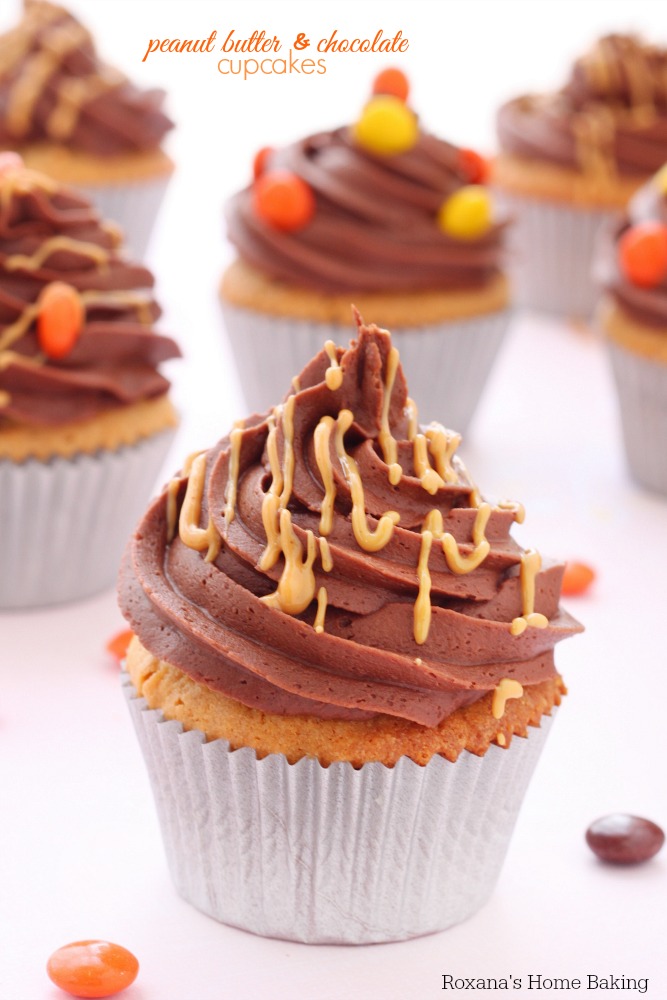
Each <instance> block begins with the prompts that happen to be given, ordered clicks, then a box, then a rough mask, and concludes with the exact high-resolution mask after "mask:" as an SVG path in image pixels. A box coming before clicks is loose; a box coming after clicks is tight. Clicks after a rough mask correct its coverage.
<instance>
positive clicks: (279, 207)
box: [253, 170, 315, 233]
mask: <svg viewBox="0 0 667 1000" xmlns="http://www.w3.org/2000/svg"><path fill="white" fill-rule="evenodd" d="M253 202H254V207H255V211H256V213H257V215H258V216H259V217H260V219H263V220H264V222H268V223H269V225H271V226H274V227H275V228H276V229H282V230H283V232H287V233H290V232H296V230H298V229H303V228H304V226H307V225H308V223H309V222H310V220H311V219H312V218H313V216H314V214H315V195H314V194H313V192H312V189H311V188H310V187H309V186H308V184H306V182H305V181H303V180H302V179H301V178H300V177H298V176H297V175H296V174H292V173H290V172H289V171H288V170H273V171H270V172H269V173H267V174H263V175H262V176H261V177H259V178H258V179H257V180H256V181H255V185H254V187H253Z"/></svg>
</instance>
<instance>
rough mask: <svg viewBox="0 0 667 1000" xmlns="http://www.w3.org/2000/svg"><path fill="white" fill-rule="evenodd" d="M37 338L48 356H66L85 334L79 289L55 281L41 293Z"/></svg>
mask: <svg viewBox="0 0 667 1000" xmlns="http://www.w3.org/2000/svg"><path fill="white" fill-rule="evenodd" d="M38 305H39V313H38V315H37V340H38V341H39V346H40V349H41V350H42V351H44V353H45V354H46V356H47V357H48V358H52V359H53V360H58V359H60V358H64V357H66V356H67V355H68V354H69V353H70V351H71V350H72V348H73V347H74V345H75V344H76V342H77V340H78V339H79V334H80V333H81V328H82V327H83V320H84V316H85V310H84V307H83V302H82V301H81V298H80V297H79V293H78V292H77V290H76V288H72V286H71V285H68V284H66V283H65V282H64V281H52V282H51V284H50V285H47V286H46V287H45V288H44V290H43V291H42V293H41V294H40V296H39V300H38Z"/></svg>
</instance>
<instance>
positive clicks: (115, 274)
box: [0, 153, 179, 608]
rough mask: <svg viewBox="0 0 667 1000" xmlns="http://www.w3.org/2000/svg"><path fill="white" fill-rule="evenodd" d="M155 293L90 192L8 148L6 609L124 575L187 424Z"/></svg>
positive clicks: (4, 254)
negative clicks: (166, 368) (125, 559)
mask: <svg viewBox="0 0 667 1000" xmlns="http://www.w3.org/2000/svg"><path fill="white" fill-rule="evenodd" d="M152 286H153V277H152V275H151V273H150V271H147V270H146V268H144V267H141V266H140V265H138V264H134V263H131V262H130V261H129V260H127V259H126V258H125V257H124V256H122V254H121V248H120V236H119V232H118V229H117V228H116V227H115V226H114V225H110V224H107V223H104V222H101V221H100V219H99V216H98V214H97V212H96V211H95V210H94V209H93V208H92V207H91V205H90V203H89V202H88V201H87V200H86V199H85V198H84V197H83V196H82V195H81V194H80V193H78V192H75V191H74V190H70V189H69V188H66V187H63V186H61V185H60V184H59V183H57V182H56V181H53V180H51V179H50V178H48V177H46V176H45V175H43V174H40V173H37V172H36V171H33V170H29V169H27V168H26V167H24V166H23V164H22V162H21V160H20V157H18V156H17V155H16V154H11V153H2V154H0V608H23V607H35V606H38V605H44V604H53V603H57V602H60V601H68V600H74V599H76V598H80V597H85V596H88V595H90V594H93V593H95V592H96V591H99V590H102V589H103V588H104V587H108V586H110V585H111V584H112V583H113V581H114V579H115V576H116V574H117V569H118V562H119V560H120V556H121V554H122V551H123V547H124V545H125V542H126V541H127V538H128V536H129V534H130V532H131V531H132V528H133V527H134V524H135V522H136V519H137V517H138V515H139V513H140V512H141V509H142V507H143V505H144V503H145V501H146V498H147V497H148V496H149V493H150V490H151V488H152V487H153V485H154V482H155V478H156V476H157V474H158V471H159V469H160V467H161V465H162V461H163V459H164V457H165V455H166V451H167V449H168V447H169V444H170V442H171V438H172V436H173V433H174V427H175V425H176V422H177V421H176V415H175V412H174V409H173V407H172V405H171V403H170V401H169V399H168V396H167V390H168V388H169V383H168V381H167V380H166V378H165V377H164V376H163V375H161V374H160V373H159V371H158V366H159V364H160V363H161V362H162V361H165V360H167V359H168V358H173V357H176V356H177V355H178V354H179V350H178V348H177V346H176V344H175V343H174V342H173V341H172V340H170V339H169V338H168V337H163V336H159V335H158V334H156V333H155V332H154V331H153V322H154V320H155V319H156V318H157V317H158V316H159V313H160V310H159V308H158V306H157V304H156V303H155V300H154V299H153V295H152V291H151V289H152Z"/></svg>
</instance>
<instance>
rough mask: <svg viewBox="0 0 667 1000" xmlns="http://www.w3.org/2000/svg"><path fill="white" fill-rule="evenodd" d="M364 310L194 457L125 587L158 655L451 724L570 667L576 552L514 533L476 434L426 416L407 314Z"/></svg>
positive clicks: (297, 696) (224, 675)
mask: <svg viewBox="0 0 667 1000" xmlns="http://www.w3.org/2000/svg"><path fill="white" fill-rule="evenodd" d="M359 324H360V325H359V335H358V339H357V340H356V341H353V342H352V344H351V345H350V347H349V348H348V349H347V350H343V349H342V348H334V346H333V344H332V343H331V342H328V343H327V345H326V347H325V350H323V351H322V352H321V353H320V354H319V355H317V356H316V357H315V358H314V359H313V360H312V361H311V362H310V364H309V365H307V367H306V368H305V369H304V371H303V372H302V373H301V375H300V376H299V379H298V385H299V387H300V388H299V389H298V390H297V391H293V392H292V393H291V394H290V395H289V396H287V397H286V399H285V401H284V403H283V404H282V405H281V406H279V407H277V408H276V409H275V410H274V411H273V412H271V413H268V414H266V415H264V416H253V417H251V418H249V419H248V420H246V421H243V422H239V424H237V425H236V426H235V427H234V429H233V430H232V432H231V434H230V435H229V436H227V437H225V438H223V439H222V440H221V441H219V442H218V444H217V445H215V446H214V447H213V448H211V449H210V450H209V451H207V452H203V453H201V454H200V455H198V456H197V457H194V458H191V459H190V460H188V462H187V463H186V466H185V467H184V470H183V472H182V473H181V474H180V475H178V476H176V477H175V478H174V480H173V481H172V482H171V483H170V484H169V486H168V487H167V489H166V490H165V492H164V493H163V494H162V495H161V496H160V497H158V498H157V499H156V500H155V501H154V502H153V504H152V505H151V507H150V508H149V509H148V512H147V513H146V515H145V517H144V519H143V520H142V522H141V523H140V525H139V527H138V529H137V531H136V533H135V536H134V538H133V539H132V541H131V542H130V545H129V546H128V549H127V552H126V556H125V561H124V565H123V568H122V571H121V577H120V585H119V596H120V604H121V608H122V610H123V612H124V614H125V616H126V617H127V619H128V621H129V622H130V624H131V626H132V628H133V629H134V631H135V632H136V634H137V635H138V636H139V638H140V640H141V642H142V643H143V645H144V646H145V647H146V648H147V649H148V650H150V652H151V653H152V654H153V655H154V656H157V657H159V658H162V659H165V660H167V661H169V662H170V663H172V664H173V665H175V666H177V667H178V668H180V669H181V670H183V671H185V672H186V673H187V674H189V675H190V676H192V677H193V678H194V679H195V680H196V681H197V682H199V683H201V684H204V685H207V686H208V687H210V688H213V689H216V690H220V691H222V692H224V693H226V694H227V695H229V696H230V697H232V698H234V699H236V700H238V701H239V702H241V703H243V704H245V705H248V706H251V707H255V708H259V709H261V710H263V711H267V712H271V713H277V714H284V715H294V714H307V715H311V716H315V717H319V718H341V719H361V718H367V717H371V716H373V715H377V714H388V715H393V716H398V717H401V718H404V719H409V720H413V721H416V722H418V723H421V724H424V725H428V726H432V725H435V724H437V723H438V722H439V721H440V720H442V719H443V718H444V717H446V716H448V715H450V714H451V713H452V712H454V711H455V710H456V709H457V708H459V707H461V706H465V705H468V704H470V703H471V702H474V701H476V700H478V699H479V698H481V697H482V696H483V695H485V694H486V693H487V692H490V691H493V690H494V689H495V688H496V687H497V685H498V684H499V683H500V681H501V680H502V679H510V680H514V681H517V682H519V683H520V684H521V685H525V684H535V683H538V682H540V681H542V680H544V679H546V678H548V677H552V676H553V675H554V663H553V647H554V644H555V643H556V642H558V641H559V640H561V639H563V638H565V637H566V636H569V635H571V634H572V633H573V632H576V631H579V629H580V627H579V626H578V624H577V623H576V622H574V621H573V620H572V619H571V618H570V617H569V616H568V615H567V614H565V613H564V612H563V611H561V610H560V609H559V606H558V598H559V593H560V583H561V576H562V570H563V567H562V566H561V565H557V564H550V565H546V566H545V567H544V568H541V569H540V568H539V564H540V560H539V556H538V555H537V553H533V552H524V551H523V550H522V549H521V548H520V547H519V546H518V545H517V543H516V542H515V541H513V540H512V538H511V537H510V535H509V531H510V528H511V525H512V522H513V521H514V519H515V516H518V514H517V508H516V507H513V506H512V505H511V504H506V505H504V506H497V507H492V506H491V505H490V504H488V503H484V502H483V501H482V499H481V497H480V496H479V494H478V493H477V490H476V489H475V487H474V486H473V485H472V483H471V481H470V479H469V477H468V474H467V472H466V470H465V468H464V466H463V464H462V463H461V462H460V461H459V459H458V458H457V457H456V455H454V449H455V447H456V444H457V443H458V441H459V438H458V435H454V434H453V432H448V431H446V430H445V429H444V428H442V427H440V426H439V425H429V427H428V428H421V429H420V428H419V427H418V425H417V415H416V408H415V406H414V404H413V403H412V401H411V400H409V399H408V397H407V387H406V384H405V379H404V377H403V372H402V369H401V367H400V364H398V352H397V351H396V349H395V348H392V346H391V338H390V336H389V334H388V333H387V332H386V331H381V330H379V329H378V328H377V327H374V326H370V327H366V326H364V325H363V324H362V323H361V320H360V319H359ZM431 463H432V464H431ZM177 523H178V529H177ZM445 548H447V553H448V554H447V555H446V554H445ZM452 565H458V570H457V571H456V572H455V571H453V570H452V568H451V566H452ZM531 566H532V570H533V571H534V574H533V576H532V577H531ZM531 579H532V581H533V585H531ZM533 598H534V600H533ZM518 633H521V634H518Z"/></svg>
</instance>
